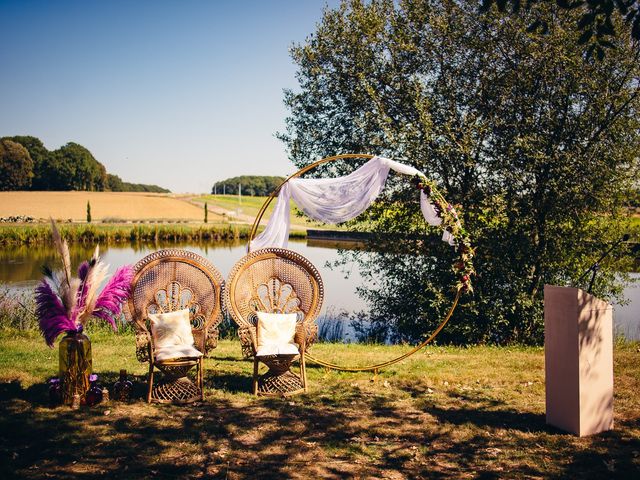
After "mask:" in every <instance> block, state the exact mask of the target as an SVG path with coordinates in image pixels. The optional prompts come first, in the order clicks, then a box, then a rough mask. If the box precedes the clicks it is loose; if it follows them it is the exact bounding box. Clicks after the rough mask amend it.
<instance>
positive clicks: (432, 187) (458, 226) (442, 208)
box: [417, 177, 476, 293]
mask: <svg viewBox="0 0 640 480" xmlns="http://www.w3.org/2000/svg"><path fill="white" fill-rule="evenodd" d="M417 188H418V189H419V190H421V191H422V192H423V193H424V194H425V195H426V196H427V197H429V200H431V202H432V203H433V206H434V208H435V210H436V212H437V214H438V216H439V217H440V218H442V228H443V229H444V230H446V231H447V232H449V233H450V234H451V235H452V236H453V237H454V239H455V242H456V243H455V245H456V250H457V253H458V258H457V259H456V261H454V263H453V267H452V268H453V271H454V272H455V273H456V275H457V283H456V288H457V289H458V290H462V291H463V292H469V293H471V292H473V286H472V285H471V277H472V276H473V275H475V274H476V271H475V268H474V266H473V257H474V255H475V249H474V248H473V247H472V246H471V237H470V235H469V232H467V230H465V228H464V226H463V225H462V222H461V221H460V217H459V216H458V212H457V211H456V209H455V208H454V206H453V205H451V204H450V203H449V202H447V201H446V200H445V198H444V196H443V195H442V194H441V193H440V192H439V191H438V188H437V187H436V184H435V182H434V181H432V180H429V179H428V178H426V177H417Z"/></svg>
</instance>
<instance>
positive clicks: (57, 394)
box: [49, 378, 62, 407]
mask: <svg viewBox="0 0 640 480" xmlns="http://www.w3.org/2000/svg"><path fill="white" fill-rule="evenodd" d="M61 403H62V388H61V385H60V379H59V378H52V379H51V380H49V404H50V405H51V406H52V407H56V406H58V405H60V404H61Z"/></svg>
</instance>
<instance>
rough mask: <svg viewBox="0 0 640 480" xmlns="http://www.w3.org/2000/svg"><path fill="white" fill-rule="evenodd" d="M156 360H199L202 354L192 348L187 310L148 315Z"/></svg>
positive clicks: (191, 334)
mask: <svg viewBox="0 0 640 480" xmlns="http://www.w3.org/2000/svg"><path fill="white" fill-rule="evenodd" d="M148 316H149V322H150V323H151V335H152V336H153V347H154V356H155V359H156V360H159V361H163V360H170V359H172V358H184V357H187V358H200V357H201V356H202V353H201V352H200V351H199V350H197V349H196V348H194V346H193V344H194V339H193V333H192V332H191V322H190V320H189V309H184V310H177V311H175V312H167V313H155V314H154V313H150V314H149V315H148Z"/></svg>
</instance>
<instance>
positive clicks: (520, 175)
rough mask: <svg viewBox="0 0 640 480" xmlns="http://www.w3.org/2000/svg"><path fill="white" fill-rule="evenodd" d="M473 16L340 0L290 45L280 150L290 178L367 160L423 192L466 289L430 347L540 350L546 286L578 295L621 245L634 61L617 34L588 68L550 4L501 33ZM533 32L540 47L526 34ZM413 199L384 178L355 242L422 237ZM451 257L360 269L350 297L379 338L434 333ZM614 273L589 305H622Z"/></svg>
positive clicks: (383, 259) (635, 94)
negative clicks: (394, 166) (421, 180)
mask: <svg viewBox="0 0 640 480" xmlns="http://www.w3.org/2000/svg"><path fill="white" fill-rule="evenodd" d="M478 7H479V4H478V2H475V1H471V0H458V1H454V0H401V1H399V2H394V1H392V0H373V1H371V2H367V3H364V2H362V1H359V0H353V1H344V2H343V3H342V4H341V5H340V6H339V7H338V8H337V9H335V10H327V11H326V12H325V15H324V17H323V20H322V22H321V23H320V24H319V25H318V27H317V30H316V32H315V33H314V34H313V35H312V36H310V37H309V38H308V40H307V41H306V42H305V43H303V44H300V45H296V46H294V48H293V49H292V56H293V60H294V61H295V63H296V64H297V65H298V73H297V77H298V81H299V89H298V90H297V91H288V92H286V94H285V102H286V104H287V106H288V107H289V109H290V111H291V114H290V116H289V117H288V118H287V130H286V132H284V133H283V134H281V138H282V139H283V140H284V141H285V142H286V144H287V146H288V148H289V152H290V157H291V159H292V160H293V162H294V163H295V164H296V165H297V166H299V167H301V166H303V165H306V164H308V163H309V162H311V161H313V160H315V159H317V158H319V157H324V156H329V155H333V154H336V153H344V152H372V153H377V154H380V155H385V156H389V157H393V158H396V159H403V160H404V161H405V162H406V163H410V164H412V165H414V166H415V167H417V168H419V169H420V170H422V171H424V172H425V173H426V174H427V175H428V176H431V177H432V178H434V179H435V180H437V181H438V182H439V184H440V185H441V186H443V187H444V188H445V189H446V192H447V193H446V196H447V198H448V200H449V201H451V202H452V203H455V204H459V205H461V206H462V208H463V210H464V216H465V219H466V225H467V227H468V230H470V231H471V232H472V234H473V235H475V240H476V244H477V247H478V252H477V257H476V264H477V270H478V276H477V278H476V279H475V293H474V295H473V296H472V297H469V298H468V299H467V300H466V302H465V303H464V304H463V305H462V308H461V309H460V310H459V312H458V313H457V315H456V320H455V321H454V323H453V324H451V325H450V326H449V327H448V328H447V330H446V331H445V333H444V338H445V339H447V340H450V341H461V342H462V341H495V342H509V341H522V342H539V341H541V338H542V329H541V320H542V309H541V306H542V287H543V285H544V284H545V283H554V284H566V283H568V282H573V281H575V280H576V279H577V277H578V276H579V274H580V272H581V271H582V270H583V269H584V268H585V267H586V266H587V265H588V264H589V263H590V262H592V261H594V260H595V259H596V258H597V256H598V252H599V251H600V250H601V249H602V248H604V247H605V246H606V245H608V244H609V242H611V241H614V240H615V239H617V238H619V236H620V235H621V233H622V232H623V228H624V222H625V216H624V214H625V210H624V207H625V201H626V199H627V195H628V193H629V191H630V190H631V189H632V187H633V181H634V178H636V176H637V175H638V160H637V152H638V151H639V148H640V134H639V127H640V123H639V121H640V117H639V116H638V113H639V112H638V108H639V107H640V97H639V94H640V90H639V89H640V82H639V80H640V67H639V63H638V59H639V54H638V51H637V49H634V47H633V46H632V45H630V44H629V42H628V41H627V38H628V36H626V35H621V36H620V37H619V38H618V39H617V40H615V39H614V41H615V42H616V44H615V47H616V48H615V49H611V50H610V52H609V53H608V54H607V55H606V57H605V58H604V59H602V60H601V61H595V59H593V58H589V59H585V58H584V55H583V51H582V47H581V46H580V45H578V44H577V37H578V36H579V35H580V33H579V32H576V30H575V28H574V26H575V21H576V18H575V17H576V15H574V14H572V13H571V12H569V14H567V12H565V11H562V12H561V13H560V14H559V13H558V11H557V8H556V7H554V6H553V5H549V4H546V3H545V4H540V5H535V6H533V7H532V8H531V9H530V10H528V11H526V12H523V13H522V14H521V15H520V16H519V17H517V18H511V19H509V20H508V21H506V20H505V18H504V17H503V14H501V13H500V12H497V11H489V12H488V13H487V14H486V15H482V16H479V15H478V14H477V12H478ZM538 18H544V19H545V21H546V22H547V25H548V33H547V34H546V35H536V34H532V33H530V32H528V27H529V25H530V24H531V23H532V21H534V20H535V19H538ZM617 27H618V28H619V29H620V31H622V32H624V31H625V29H626V28H628V27H627V26H626V25H625V24H624V23H621V24H620V25H617ZM346 170H348V168H347V167H344V168H343V167H338V168H327V169H324V170H323V171H322V173H323V174H327V173H328V172H330V171H333V172H334V173H343V172H345V171H346ZM411 188H412V187H411V186H410V185H409V182H407V181H406V180H405V179H399V178H393V179H392V187H391V188H389V189H387V191H386V196H385V198H384V202H383V203H381V204H380V205H378V207H377V209H373V210H371V211H370V212H371V215H370V217H369V218H368V219H364V220H368V221H369V223H368V224H367V226H368V228H374V229H379V230H386V231H397V232H403V233H407V232H409V233H421V232H424V231H425V227H424V222H422V221H420V217H419V212H418V209H417V205H416V202H415V198H416V194H415V192H414V191H411ZM407 199H413V201H405V200H407ZM361 220H363V219H361ZM434 252H435V253H437V255H434V254H433V253H434ZM451 255H452V253H451V252H448V251H447V249H446V248H444V247H442V246H438V245H434V246H432V247H430V248H429V249H428V250H425V251H414V252H412V254H410V255H408V254H406V253H403V252H399V251H392V250H391V251H388V252H387V253H370V254H368V255H365V256H363V255H360V258H361V267H362V270H363V275H364V276H365V278H367V277H369V276H370V277H371V278H372V279H373V278H375V279H376V282H377V287H376V288H375V289H372V288H364V289H363V290H362V292H361V293H362V294H363V295H364V296H365V297H366V298H367V299H368V300H369V301H370V304H371V307H372V308H371V317H370V319H371V320H372V321H373V325H374V327H379V331H380V333H381V334H382V335H384V334H391V335H392V337H393V338H394V339H396V340H415V339H417V338H419V337H420V336H421V335H422V334H424V333H425V332H426V331H429V330H431V329H432V327H433V325H435V323H436V322H437V319H438V318H439V317H440V316H441V314H442V313H443V312H444V311H445V309H446V307H447V306H448V300H447V299H448V298H450V296H448V295H447V292H446V291H443V288H441V287H439V285H449V284H450V283H451V281H452V275H453V274H452V272H451V271H450V269H449V268H448V265H450V262H451ZM447 256H448V257H447ZM621 262H622V261H617V262H616V261H611V262H609V263H605V264H604V265H602V272H601V276H600V280H599V282H598V283H597V284H596V286H595V290H594V291H595V293H597V294H599V295H602V296H605V297H606V296H611V295H616V294H618V293H619V292H620V288H621V285H620V282H619V281H618V280H616V279H617V278H619V277H617V276H616V273H615V272H616V271H618V270H619V269H621V268H623V266H622V263H621Z"/></svg>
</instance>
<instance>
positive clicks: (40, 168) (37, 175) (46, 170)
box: [7, 135, 54, 190]
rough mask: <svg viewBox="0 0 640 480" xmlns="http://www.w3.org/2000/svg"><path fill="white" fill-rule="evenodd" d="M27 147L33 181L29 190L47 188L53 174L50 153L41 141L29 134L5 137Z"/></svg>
mask: <svg viewBox="0 0 640 480" xmlns="http://www.w3.org/2000/svg"><path fill="white" fill-rule="evenodd" d="M7 138H9V139H10V140H12V141H14V142H16V143H19V144H20V145H22V146H23V147H24V148H26V149H27V151H28V152H29V155H30V156H31V160H33V181H32V183H31V190H47V189H48V186H49V183H50V182H51V177H52V175H53V173H54V172H53V166H52V164H51V162H52V155H51V152H50V151H49V150H47V148H46V147H45V146H44V144H43V143H42V141H41V140H40V139H39V138H37V137H33V136H30V135H17V136H15V137H7Z"/></svg>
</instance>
